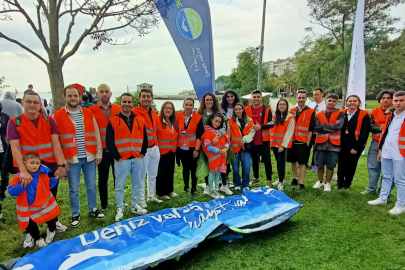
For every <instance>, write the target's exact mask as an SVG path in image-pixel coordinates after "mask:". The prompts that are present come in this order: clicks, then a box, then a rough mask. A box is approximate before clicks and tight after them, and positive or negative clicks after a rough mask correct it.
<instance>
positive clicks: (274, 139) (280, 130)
mask: <svg viewBox="0 0 405 270" xmlns="http://www.w3.org/2000/svg"><path fill="white" fill-rule="evenodd" d="M274 117H275V116H274ZM290 121H295V118H294V117H290V118H288V119H287V120H286V121H284V123H283V124H282V125H275V126H274V127H273V128H272V129H271V130H272V131H271V140H270V146H271V147H280V146H281V144H282V143H283V141H284V136H285V134H286V132H287V128H288V125H289V124H290ZM291 146H292V137H291V138H290V141H289V142H288V145H287V148H291Z"/></svg>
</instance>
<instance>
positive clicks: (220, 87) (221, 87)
mask: <svg viewBox="0 0 405 270" xmlns="http://www.w3.org/2000/svg"><path fill="white" fill-rule="evenodd" d="M224 87H225V84H224V83H223V82H217V83H215V91H224Z"/></svg>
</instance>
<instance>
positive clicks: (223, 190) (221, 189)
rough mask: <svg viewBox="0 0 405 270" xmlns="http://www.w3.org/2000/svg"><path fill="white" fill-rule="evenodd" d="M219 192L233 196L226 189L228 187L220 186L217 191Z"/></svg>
mask: <svg viewBox="0 0 405 270" xmlns="http://www.w3.org/2000/svg"><path fill="white" fill-rule="evenodd" d="M219 191H222V192H223V193H225V194H226V195H233V192H232V191H231V190H230V189H229V188H228V186H225V187H224V186H221V188H220V189H219Z"/></svg>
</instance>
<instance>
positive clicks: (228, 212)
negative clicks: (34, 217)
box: [13, 188, 302, 270]
mask: <svg viewBox="0 0 405 270" xmlns="http://www.w3.org/2000/svg"><path fill="white" fill-rule="evenodd" d="M301 207H302V204H300V203H297V202H295V201H293V200H292V199H290V198H289V197H288V196H287V195H285V194H284V193H283V192H281V191H278V190H273V189H266V188H257V189H254V190H252V191H248V190H246V189H244V190H243V194H242V195H235V196H231V197H227V198H225V199H218V200H212V201H210V202H204V203H197V202H191V203H190V204H188V205H186V206H185V207H181V208H172V209H165V210H161V211H158V212H155V213H151V214H148V215H144V216H139V217H134V218H131V219H127V220H123V221H121V222H118V223H115V224H112V225H110V226H108V227H105V228H102V229H99V230H97V231H93V232H90V233H87V234H84V235H80V236H77V237H75V238H73V239H70V240H63V241H58V242H54V243H52V244H50V245H48V246H46V247H44V248H42V249H41V250H39V251H37V252H35V253H33V254H29V255H26V256H24V257H22V258H20V259H19V260H18V261H17V263H16V264H15V266H14V268H13V270H31V269H33V270H37V269H38V270H39V269H41V270H68V269H69V270H76V269H86V270H104V269H109V270H112V269H117V270H118V269H120V270H129V269H146V268H147V267H149V266H155V265H157V264H158V263H160V262H163V261H165V260H168V259H172V258H176V257H178V256H180V255H183V254H184V253H186V252H188V251H189V250H190V249H192V248H195V247H197V246H198V244H199V243H201V242H202V241H203V240H204V239H206V238H212V237H219V239H220V240H221V239H222V240H230V241H231V240H234V239H240V238H243V235H247V234H251V233H254V232H258V231H263V230H266V229H268V228H271V227H273V226H276V225H278V224H280V223H282V222H284V221H286V220H288V219H290V218H291V217H292V216H293V215H295V214H296V213H297V212H298V211H299V210H300V208H301ZM223 225H225V226H223ZM55 251H57V252H55Z"/></svg>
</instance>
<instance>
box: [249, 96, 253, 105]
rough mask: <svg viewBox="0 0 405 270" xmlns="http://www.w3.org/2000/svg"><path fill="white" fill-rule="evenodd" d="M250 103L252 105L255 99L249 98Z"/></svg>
mask: <svg viewBox="0 0 405 270" xmlns="http://www.w3.org/2000/svg"><path fill="white" fill-rule="evenodd" d="M249 105H250V106H252V105H253V99H252V98H249Z"/></svg>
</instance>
